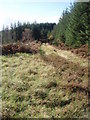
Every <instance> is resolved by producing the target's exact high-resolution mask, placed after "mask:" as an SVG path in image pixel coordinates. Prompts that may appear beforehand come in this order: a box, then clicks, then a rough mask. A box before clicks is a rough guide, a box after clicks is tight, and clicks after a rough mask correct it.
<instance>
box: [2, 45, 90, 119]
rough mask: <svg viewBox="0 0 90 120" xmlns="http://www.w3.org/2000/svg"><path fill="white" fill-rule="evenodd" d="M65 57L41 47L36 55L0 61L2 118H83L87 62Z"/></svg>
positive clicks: (86, 113) (85, 106)
mask: <svg viewBox="0 0 90 120" xmlns="http://www.w3.org/2000/svg"><path fill="white" fill-rule="evenodd" d="M65 55H67V57H65ZM69 55H70V53H67V54H66V52H65V51H60V50H57V49H55V48H53V47H52V46H49V45H46V46H45V45H42V46H41V48H40V54H39V53H37V54H33V55H32V54H26V53H21V54H20V53H16V54H14V55H8V56H2V57H0V58H1V60H2V76H3V77H2V91H3V92H2V101H3V109H2V110H3V111H2V114H3V117H13V118H14V117H15V118H30V117H31V118H35V117H37V118H50V117H59V118H64V117H66V118H70V117H71V118H76V117H79V118H80V117H82V118H87V117H88V92H89V91H88V68H87V61H86V60H84V59H81V61H79V59H80V58H79V57H78V58H77V59H76V60H74V58H75V57H76V56H74V55H70V56H71V58H72V57H74V58H72V60H71V59H69V57H70V56H69ZM83 61H84V63H83ZM79 63H80V64H79Z"/></svg>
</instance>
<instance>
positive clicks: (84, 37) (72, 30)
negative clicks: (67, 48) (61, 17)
mask: <svg viewBox="0 0 90 120" xmlns="http://www.w3.org/2000/svg"><path fill="white" fill-rule="evenodd" d="M88 4H89V3H84V2H79V3H74V5H73V7H72V9H71V16H70V20H69V21H70V22H69V24H68V27H67V30H66V33H65V36H66V41H65V43H66V44H68V45H72V46H74V47H75V46H79V45H81V44H86V43H87V42H88V40H89V23H88V14H89V10H88V9H89V5H88Z"/></svg>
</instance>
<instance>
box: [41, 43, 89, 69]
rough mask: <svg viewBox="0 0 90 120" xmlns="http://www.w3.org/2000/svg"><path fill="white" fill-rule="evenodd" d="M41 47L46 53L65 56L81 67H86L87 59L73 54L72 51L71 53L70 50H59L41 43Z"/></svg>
mask: <svg viewBox="0 0 90 120" xmlns="http://www.w3.org/2000/svg"><path fill="white" fill-rule="evenodd" d="M41 49H42V50H43V51H44V52H45V54H46V55H50V54H53V55H58V56H60V57H63V58H65V59H66V60H68V61H70V62H73V63H76V64H79V65H80V66H82V67H88V60H87V59H84V58H81V57H79V56H77V55H75V54H74V53H72V52H71V51H66V50H59V49H57V48H55V47H53V46H51V45H49V44H46V45H44V44H43V45H42V46H41Z"/></svg>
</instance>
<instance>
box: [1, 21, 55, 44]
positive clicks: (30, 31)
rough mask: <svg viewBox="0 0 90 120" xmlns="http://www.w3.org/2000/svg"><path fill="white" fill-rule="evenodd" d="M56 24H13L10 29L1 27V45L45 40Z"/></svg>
mask: <svg viewBox="0 0 90 120" xmlns="http://www.w3.org/2000/svg"><path fill="white" fill-rule="evenodd" d="M55 25H56V23H40V24H38V23H36V22H34V23H32V24H30V23H29V22H28V23H23V24H22V23H20V22H19V21H18V23H17V24H16V23H14V24H11V26H10V28H9V27H6V28H4V27H3V30H2V44H4V43H13V42H17V41H22V40H24V41H25V40H30V39H31V40H32V39H33V40H40V39H47V36H48V33H50V32H51V31H52V30H53V28H54V26H55Z"/></svg>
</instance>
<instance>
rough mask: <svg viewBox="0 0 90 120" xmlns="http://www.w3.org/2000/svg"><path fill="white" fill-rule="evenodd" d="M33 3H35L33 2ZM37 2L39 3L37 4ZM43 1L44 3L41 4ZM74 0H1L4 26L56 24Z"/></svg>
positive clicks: (0, 8)
mask: <svg viewBox="0 0 90 120" xmlns="http://www.w3.org/2000/svg"><path fill="white" fill-rule="evenodd" d="M32 1H33V2H32ZM36 1H37V2H36ZM41 1H42V2H41ZM73 1H74V0H64V2H63V1H62V0H0V16H1V18H0V30H1V29H2V26H3V25H5V26H7V25H10V23H14V22H17V21H20V22H28V21H29V22H30V23H32V22H34V21H36V22H38V23H40V22H56V23H58V20H59V18H60V16H61V14H62V12H63V10H65V9H66V8H67V7H69V6H70V2H71V3H72V2H73Z"/></svg>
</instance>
